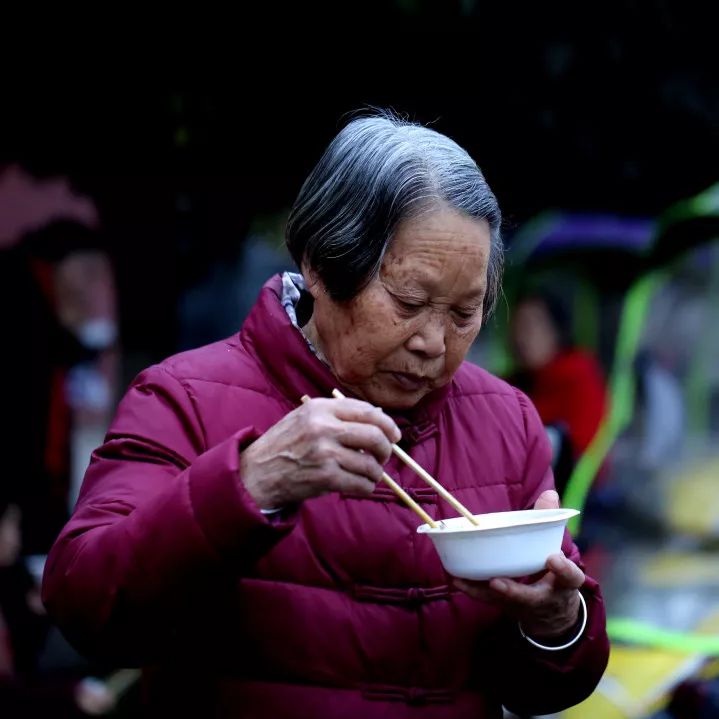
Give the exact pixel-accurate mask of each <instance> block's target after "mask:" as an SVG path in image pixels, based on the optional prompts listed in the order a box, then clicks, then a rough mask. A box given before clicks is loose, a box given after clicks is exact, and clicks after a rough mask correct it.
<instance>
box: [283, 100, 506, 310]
mask: <svg viewBox="0 0 719 719" xmlns="http://www.w3.org/2000/svg"><path fill="white" fill-rule="evenodd" d="M437 205H444V206H449V207H451V208H453V209H455V210H457V211H459V212H462V213H463V214H465V215H467V216H469V217H472V218H475V219H477V220H485V221H486V222H487V224H488V225H489V229H490V237H491V245H490V254H489V263H488V268H487V293H486V295H485V298H484V307H483V315H484V319H485V320H486V319H487V318H488V317H489V316H490V315H491V313H492V312H493V310H494V307H495V305H496V303H497V297H498V295H499V291H500V283H501V278H502V267H503V258H504V254H503V253H504V251H503V247H502V237H501V231H500V228H501V223H502V214H501V211H500V209H499V204H498V203H497V198H496V197H495V196H494V194H493V193H492V190H490V188H489V185H488V184H487V181H486V180H485V179H484V175H483V174H482V172H481V170H480V169H479V167H477V164H476V163H475V162H474V160H472V158H471V157H470V156H469V155H468V154H467V152H466V151H465V150H463V149H462V148H461V147H460V146H459V145H458V144H457V143H456V142H454V141H453V140H450V139H449V138H448V137H446V136H445V135H442V134H440V133H439V132H436V131H434V130H430V129H429V128H427V127H423V126H422V125H417V124H415V123H411V122H408V121H405V120H402V119H400V118H398V117H396V116H394V115H392V114H390V113H386V112H382V113H380V114H379V115H373V116H370V117H359V118H356V119H354V120H352V121H351V122H350V123H349V124H348V125H347V126H346V127H345V128H344V129H343V130H341V131H340V132H339V134H338V135H337V136H336V137H335V138H334V139H333V140H332V142H331V143H330V144H329V147H328V148H327V149H326V150H325V152H324V154H323V155H322V158H321V159H320V161H319V163H317V166H316V167H315V168H314V169H313V170H312V172H311V173H310V175H309V177H308V178H307V179H306V180H305V183H304V184H303V185H302V189H301V190H300V193H299V195H298V197H297V200H296V201H295V204H294V206H293V207H292V212H291V213H290V217H289V221H288V223H287V232H286V240H287V247H288V249H289V251H290V254H291V255H292V257H293V259H294V260H295V262H296V263H297V265H298V266H299V267H301V266H302V264H303V263H306V264H307V266H308V267H309V268H310V269H312V270H313V271H314V272H316V273H317V275H318V277H319V278H320V279H321V280H322V283H323V284H324V286H325V287H326V288H327V292H328V293H329V295H330V297H332V299H334V300H335V301H338V302H342V301H346V300H349V299H351V298H352V297H354V296H355V295H357V294H358V293H359V292H360V291H361V290H362V289H364V288H365V287H366V286H367V284H368V283H369V282H370V281H371V280H372V279H373V278H374V277H375V276H376V275H377V273H378V272H379V268H380V265H381V263H382V258H383V256H384V253H385V250H386V249H387V246H388V245H389V243H390V241H391V240H392V236H393V233H394V232H395V230H396V229H397V226H398V225H399V223H400V222H402V221H403V220H405V219H408V218H409V217H414V216H416V215H417V214H418V213H420V212H422V211H424V210H427V209H430V208H433V207H436V206H437Z"/></svg>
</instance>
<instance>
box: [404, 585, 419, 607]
mask: <svg viewBox="0 0 719 719" xmlns="http://www.w3.org/2000/svg"><path fill="white" fill-rule="evenodd" d="M421 598H422V590H421V589H420V588H419V587H410V588H409V589H408V590H407V601H408V602H412V603H414V602H417V601H419V600H420V599H421Z"/></svg>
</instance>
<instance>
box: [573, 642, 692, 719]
mask: <svg viewBox="0 0 719 719" xmlns="http://www.w3.org/2000/svg"><path fill="white" fill-rule="evenodd" d="M703 663H704V657H701V656H687V655H685V654H677V653H676V652H670V651H665V650H659V649H645V648H644V647H631V646H615V647H612V653H611V656H610V657H609V666H608V667H607V671H606V672H605V674H604V676H603V677H602V680H601V681H600V682H599V686H598V687H597V688H596V690H595V691H594V693H593V694H592V696H590V697H589V698H588V699H587V700H585V701H583V702H582V703H581V704H578V705H577V706H575V707H572V708H571V709H568V710H567V711H565V712H563V713H562V714H561V716H562V718H563V719H632V718H633V717H637V718H639V717H644V716H646V715H647V714H650V713H651V712H653V711H656V710H657V709H659V708H661V707H662V706H663V704H664V703H665V702H666V700H667V698H668V693H669V691H670V690H671V689H672V688H673V687H675V686H676V685H677V684H678V683H679V682H681V681H682V680H683V679H686V678H687V677H689V676H691V675H692V674H694V673H695V672H697V671H698V670H699V669H700V668H701V666H702V664H703Z"/></svg>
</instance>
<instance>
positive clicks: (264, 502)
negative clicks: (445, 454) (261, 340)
mask: <svg viewBox="0 0 719 719" xmlns="http://www.w3.org/2000/svg"><path fill="white" fill-rule="evenodd" d="M399 438H400V431H399V429H398V427H397V425H396V424H395V423H394V421H393V420H392V419H391V418H390V417H389V416H388V415H386V414H385V413H384V412H383V411H382V410H381V409H379V408H378V407H373V406H372V405H371V404H368V403H367V402H362V401H361V400H356V399H346V398H345V399H311V400H309V401H308V402H306V403H305V404H303V405H302V406H301V407H298V408H297V409H295V410H293V411H292V412H290V413H289V414H288V415H286V416H285V417H284V418H283V419H281V420H280V421H279V422H278V423H277V424H276V425H274V426H273V427H271V428H270V429H269V430H267V432H265V434H263V435H262V436H261V437H260V438H259V439H257V440H256V441H255V442H254V443H253V444H251V445H250V446H249V447H248V448H247V449H245V450H244V451H243V452H242V454H241V457H240V469H241V473H242V480H243V481H244V483H245V486H246V488H247V491H248V492H249V493H250V495H252V497H253V498H254V500H255V501H256V502H257V505H258V506H259V507H260V508H262V509H270V508H275V507H282V506H285V505H287V504H292V503H295V502H300V501H302V500H303V499H308V498H310V497H317V496H320V495H322V494H327V493H328V492H348V493H352V494H366V495H369V494H371V493H372V492H373V490H374V487H375V484H376V483H377V482H379V480H380V479H381V478H382V465H384V463H385V462H386V461H387V460H388V459H389V457H390V454H391V453H392V448H391V443H392V442H397V441H399ZM360 450H362V451H360Z"/></svg>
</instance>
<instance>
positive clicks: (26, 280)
mask: <svg viewBox="0 0 719 719" xmlns="http://www.w3.org/2000/svg"><path fill="white" fill-rule="evenodd" d="M0 293H1V295H2V307H3V310H2V312H3V320H4V322H3V338H4V341H5V346H6V347H7V348H8V350H9V351H6V352H4V353H3V357H2V367H3V372H4V376H5V377H7V378H9V380H10V381H9V382H8V383H7V385H6V390H5V394H4V408H5V411H6V413H7V416H8V417H9V418H10V419H11V421H9V422H7V423H6V430H5V431H4V432H3V433H2V440H0V442H1V444H0V447H1V448H2V451H3V456H4V457H5V458H6V461H7V462H8V465H7V466H6V472H5V474H4V478H3V480H2V482H3V483H6V484H7V485H9V487H8V488H9V489H11V490H12V491H13V493H14V494H15V495H16V496H17V498H18V502H19V503H20V506H21V507H22V511H23V549H24V551H25V552H26V553H28V554H37V555H44V554H46V553H47V552H48V550H49V548H50V546H51V545H52V542H53V541H54V539H55V537H56V536H57V534H58V533H59V531H60V529H61V528H62V526H63V524H64V523H65V521H67V518H68V516H69V509H70V508H71V506H72V504H74V497H75V495H76V493H77V488H76V487H73V486H72V485H73V482H72V477H73V473H74V474H75V475H76V476H77V475H79V476H81V475H82V472H83V471H84V467H85V466H86V463H87V460H88V457H89V453H90V449H91V448H86V447H87V444H88V441H87V440H85V441H84V442H83V438H84V437H85V435H87V434H88V433H89V434H90V442H92V443H93V444H96V443H97V441H98V438H101V436H102V434H103V433H104V430H105V429H106V427H107V424H108V422H109V417H110V413H111V411H112V409H113V407H114V401H115V394H116V385H117V378H116V377H117V344H116V342H117V312H116V292H115V286H114V279H113V272H112V266H111V263H110V260H109V258H108V256H107V254H106V253H105V251H104V250H103V248H102V240H101V237H100V236H99V235H98V233H97V232H96V231H95V230H93V229H91V228H88V227H86V226H85V225H82V224H80V223H77V222H74V221H57V222H52V223H50V224H49V225H47V226H45V227H42V228H41V229H38V230H35V231H33V232H30V233H27V234H25V235H24V236H22V237H21V238H19V239H18V241H17V242H16V243H15V244H14V245H13V246H11V247H6V248H5V249H4V250H3V251H2V254H1V256H0ZM76 484H79V482H76Z"/></svg>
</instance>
